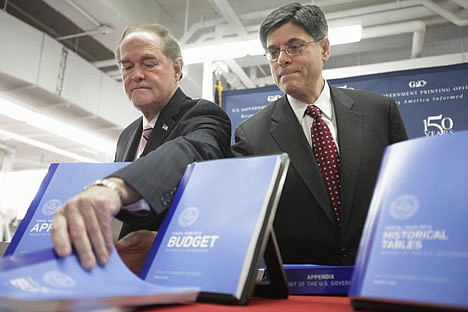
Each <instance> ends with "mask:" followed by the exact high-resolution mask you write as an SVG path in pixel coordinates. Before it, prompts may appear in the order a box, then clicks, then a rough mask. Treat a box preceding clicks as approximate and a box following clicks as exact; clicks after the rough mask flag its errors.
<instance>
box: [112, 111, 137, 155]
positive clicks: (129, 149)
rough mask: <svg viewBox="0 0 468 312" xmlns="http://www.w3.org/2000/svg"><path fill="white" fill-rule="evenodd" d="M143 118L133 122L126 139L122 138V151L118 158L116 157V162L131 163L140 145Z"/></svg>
mask: <svg viewBox="0 0 468 312" xmlns="http://www.w3.org/2000/svg"><path fill="white" fill-rule="evenodd" d="M142 123H143V117H140V118H139V119H137V120H135V121H134V122H133V123H132V124H131V125H130V128H129V131H128V132H126V137H125V138H123V142H124V143H123V149H122V151H121V152H120V154H119V156H117V157H116V161H133V160H135V155H136V152H137V149H138V145H139V144H140V136H141V132H142Z"/></svg>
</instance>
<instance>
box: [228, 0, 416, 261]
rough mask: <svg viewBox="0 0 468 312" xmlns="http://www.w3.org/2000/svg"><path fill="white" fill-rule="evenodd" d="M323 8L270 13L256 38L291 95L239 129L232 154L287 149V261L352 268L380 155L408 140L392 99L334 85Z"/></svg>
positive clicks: (282, 218) (281, 219)
mask: <svg viewBox="0 0 468 312" xmlns="http://www.w3.org/2000/svg"><path fill="white" fill-rule="evenodd" d="M327 33H328V26H327V21H326V19H325V16H324V14H323V12H322V11H321V9H320V8H318V7H317V6H314V5H301V4H299V3H291V4H287V5H284V6H282V7H280V8H278V9H276V10H275V11H273V12H271V13H270V14H269V15H268V16H267V17H266V18H265V19H264V21H263V22H262V25H261V26H260V40H261V42H262V45H263V47H264V48H265V51H266V53H265V56H266V57H267V59H268V60H269V65H270V69H271V74H272V76H273V79H274V80H275V82H276V84H277V85H278V87H279V88H280V89H281V90H282V91H284V92H285V96H284V97H282V98H280V99H278V100H277V101H275V102H273V103H271V104H270V105H269V106H267V107H266V108H265V109H264V110H262V111H260V112H258V113H257V114H256V115H254V116H252V117H251V118H250V119H248V120H246V121H245V122H244V123H242V124H241V125H240V126H239V127H238V128H237V129H236V133H235V139H236V143H235V144H234V145H233V147H232V148H233V152H234V153H235V154H236V155H262V154H273V153H282V152H286V153H288V154H289V157H290V159H291V166H290V167H289V171H288V175H287V178H286V181H285V185H284V189H283V193H282V195H281V199H280V202H279V206H278V211H277V214H276V218H275V223H274V229H275V232H276V236H277V238H278V243H279V247H280V250H281V255H282V258H283V262H284V263H314V264H327V265H353V264H354V261H355V258H356V254H357V250H358V246H359V240H360V237H361V232H362V229H363V226H364V221H365V219H366V216H367V211H368V207H369V204H370V200H371V197H372V192H373V189H374V184H375V181H376V178H377V174H378V170H379V166H380V162H381V158H382V155H383V152H384V149H385V147H386V146H388V145H389V144H392V143H395V142H399V141H402V140H405V139H407V133H406V130H405V127H404V125H403V122H402V119H401V116H400V114H399V111H398V108H397V106H396V104H395V102H394V101H393V100H391V99H389V98H386V97H383V96H380V95H377V94H373V93H369V92H363V91H357V90H346V89H339V88H335V87H332V86H330V85H329V84H328V83H327V81H326V80H325V79H324V77H323V75H322V71H323V66H324V63H325V62H326V61H327V60H328V59H329V57H330V42H329V40H328V37H327Z"/></svg>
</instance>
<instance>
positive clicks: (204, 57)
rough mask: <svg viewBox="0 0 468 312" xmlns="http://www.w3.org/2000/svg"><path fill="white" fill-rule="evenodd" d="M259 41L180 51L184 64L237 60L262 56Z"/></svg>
mask: <svg viewBox="0 0 468 312" xmlns="http://www.w3.org/2000/svg"><path fill="white" fill-rule="evenodd" d="M264 53H265V50H263V48H262V45H261V43H260V40H258V39H255V40H244V41H231V42H221V43H218V44H205V45H199V46H194V47H191V46H186V48H184V49H183V50H182V57H183V59H184V64H196V63H204V62H211V61H218V60H227V59H232V58H239V57H244V56H248V55H263V54H264Z"/></svg>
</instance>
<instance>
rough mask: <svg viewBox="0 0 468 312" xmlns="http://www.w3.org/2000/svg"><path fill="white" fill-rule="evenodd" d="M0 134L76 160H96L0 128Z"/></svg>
mask: <svg viewBox="0 0 468 312" xmlns="http://www.w3.org/2000/svg"><path fill="white" fill-rule="evenodd" d="M0 136H5V137H8V138H10V139H13V140H15V141H19V142H23V143H26V144H28V145H31V146H35V147H38V148H40V149H43V150H46V151H49V152H53V153H56V154H59V155H63V156H66V157H69V158H72V159H75V160H78V161H81V162H92V163H95V162H98V161H97V160H96V159H92V158H88V157H84V156H81V155H78V154H76V153H72V152H69V151H66V150H63V149H61V148H58V147H56V146H53V145H50V144H47V143H43V142H40V141H37V140H34V139H31V138H28V137H25V136H24V135H19V134H16V133H13V132H10V131H5V130H1V129H0Z"/></svg>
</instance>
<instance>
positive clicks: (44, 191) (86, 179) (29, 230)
mask: <svg viewBox="0 0 468 312" xmlns="http://www.w3.org/2000/svg"><path fill="white" fill-rule="evenodd" d="M126 165H128V163H126V162H114V163H60V164H59V163H55V164H51V165H50V166H49V170H48V172H47V174H46V176H45V177H44V179H43V181H42V183H41V185H40V187H39V190H38V192H37V194H36V196H35V197H34V200H33V201H32V202H31V205H30V206H29V208H28V210H27V211H26V215H25V216H24V219H23V220H22V221H21V223H20V225H19V227H18V229H17V230H16V232H15V234H14V235H13V238H12V240H11V243H10V244H9V245H8V247H7V249H6V250H5V255H12V254H16V253H20V252H28V251H33V250H39V249H44V248H47V247H52V241H51V240H50V228H51V226H52V220H53V217H54V214H55V211H56V210H57V209H58V208H59V207H60V206H62V205H63V204H64V203H65V202H66V201H67V200H68V199H70V198H71V197H73V196H75V195H76V194H78V193H79V192H81V191H82V190H83V188H84V187H85V186H86V185H88V184H90V183H92V182H93V181H95V180H97V179H99V178H103V177H106V176H107V175H109V174H111V173H112V172H114V171H116V170H118V169H120V168H122V167H123V166H126Z"/></svg>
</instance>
